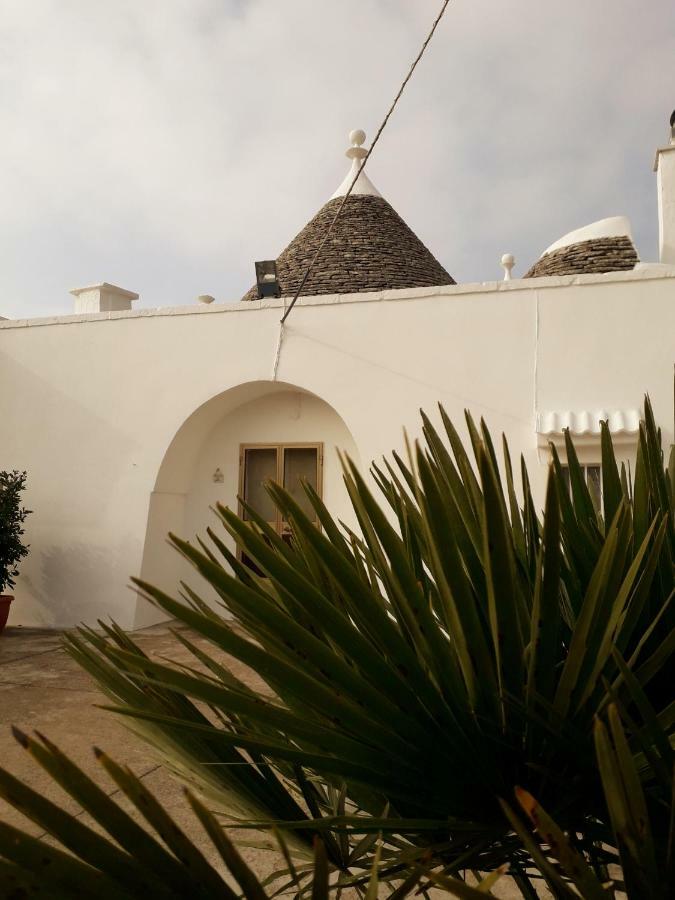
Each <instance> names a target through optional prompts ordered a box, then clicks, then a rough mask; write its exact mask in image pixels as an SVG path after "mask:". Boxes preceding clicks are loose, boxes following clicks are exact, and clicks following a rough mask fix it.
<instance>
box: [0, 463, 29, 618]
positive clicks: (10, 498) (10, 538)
mask: <svg viewBox="0 0 675 900" xmlns="http://www.w3.org/2000/svg"><path fill="white" fill-rule="evenodd" d="M25 486H26V473H25V472H18V471H16V470H15V471H13V472H0V632H2V630H3V628H4V627H5V625H6V623H7V617H8V616H9V607H10V604H11V602H12V600H13V599H14V598H13V597H12V596H11V595H10V594H5V593H4V591H5V590H6V588H13V587H14V583H15V582H14V579H15V578H16V576H17V575H18V574H19V569H18V565H19V562H20V560H22V559H23V557H24V556H26V555H27V553H28V547H27V546H26V545H25V544H24V543H23V541H22V537H23V533H24V530H23V523H24V521H25V519H26V516H28V515H29V514H30V512H31V510H30V509H25V508H24V507H22V506H21V492H22V491H23V490H24V488H25Z"/></svg>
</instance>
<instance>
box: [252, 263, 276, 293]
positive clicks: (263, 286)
mask: <svg viewBox="0 0 675 900" xmlns="http://www.w3.org/2000/svg"><path fill="white" fill-rule="evenodd" d="M255 280H256V284H257V286H258V297H259V298H260V299H262V298H263V297H280V296H281V287H280V286H279V280H278V278H277V263H276V260H275V259H265V260H262V261H261V262H257V263H256V264H255Z"/></svg>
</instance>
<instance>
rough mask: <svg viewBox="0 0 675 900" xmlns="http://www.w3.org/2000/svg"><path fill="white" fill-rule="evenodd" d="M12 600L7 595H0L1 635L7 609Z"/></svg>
mask: <svg viewBox="0 0 675 900" xmlns="http://www.w3.org/2000/svg"><path fill="white" fill-rule="evenodd" d="M13 599H14V597H11V596H10V595H9V594H0V633H2V629H3V628H4V627H5V625H6V624H7V617H8V616H9V607H10V604H11V602H12V600H13Z"/></svg>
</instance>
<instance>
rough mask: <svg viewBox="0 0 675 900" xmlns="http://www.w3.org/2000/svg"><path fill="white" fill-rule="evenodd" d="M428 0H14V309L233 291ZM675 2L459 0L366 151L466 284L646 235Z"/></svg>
mask: <svg viewBox="0 0 675 900" xmlns="http://www.w3.org/2000/svg"><path fill="white" fill-rule="evenodd" d="M439 6H440V3H439V2H437V0H386V2H385V0H341V2H340V3H335V2H329V0H248V2H246V0H240V2H234V0H230V2H225V0H144V2H143V3H138V2H136V0H116V2H115V3H111V2H103V0H99V2H96V3H92V2H87V0H51V2H50V0H0V11H1V15H0V85H1V92H0V133H1V134H2V144H1V147H2V149H1V151H0V196H1V197H2V203H1V204H0V313H2V314H4V315H10V316H13V317H18V316H29V315H42V314H50V313H55V312H66V311H68V309H69V307H70V298H68V296H67V293H66V292H67V289H68V288H70V287H74V286H77V285H80V284H85V283H87V282H91V281H96V280H104V279H105V280H109V281H116V282H117V283H120V284H122V285H123V286H124V287H128V288H131V289H134V290H138V291H139V292H140V293H141V294H142V298H143V303H144V304H145V305H151V306H158V305H173V304H179V303H185V302H190V301H191V300H192V298H193V297H195V296H196V295H197V294H199V293H205V292H206V293H212V294H215V295H216V296H217V297H218V299H220V300H236V299H237V298H238V297H239V296H240V295H241V294H242V293H243V291H244V290H245V289H246V288H247V287H248V286H249V284H250V282H251V279H252V272H253V260H254V259H257V258H264V257H270V256H274V255H276V254H277V253H278V252H279V251H280V250H281V249H282V248H283V247H284V246H285V245H286V244H287V243H288V241H289V240H290V239H291V238H292V237H293V236H294V235H295V234H296V233H297V231H298V230H299V229H300V228H301V227H302V225H303V224H304V223H305V222H306V221H307V220H308V219H309V218H310V217H311V216H312V215H313V214H314V212H316V210H317V209H318V208H319V207H320V206H321V205H322V204H323V203H324V202H325V200H326V199H327V198H328V197H329V196H330V194H331V193H332V192H333V190H334V189H335V187H336V186H337V184H338V183H339V182H340V181H341V180H342V178H343V176H344V174H345V171H346V165H347V161H346V160H345V159H344V157H343V156H342V154H343V151H344V149H345V147H346V134H347V132H348V131H349V130H350V128H353V127H357V126H361V127H364V128H366V129H367V130H368V132H369V134H370V135H371V136H372V134H373V133H374V130H375V128H376V127H377V125H378V124H379V121H380V119H381V118H382V115H383V113H384V111H385V109H386V108H387V106H388V105H389V103H390V101H391V98H392V96H393V93H394V92H395V90H396V88H397V87H398V84H399V83H400V80H401V78H402V77H403V75H404V73H405V71H406V70H407V67H408V65H409V63H410V61H411V59H412V58H413V56H414V55H415V53H416V52H417V50H418V48H419V44H420V42H421V40H422V37H423V35H424V33H425V32H426V30H427V28H428V26H429V24H430V22H431V19H432V17H433V15H434V14H435V12H436V11H437V10H438V8H439ZM674 84H675V5H674V4H673V3H672V0H651V2H650V3H648V4H645V3H644V2H638V0H616V2H601V0H595V2H593V0H568V2H567V3H566V4H564V5H559V4H552V3H542V2H540V0H512V2H511V3H508V4H505V3H501V2H496V0H454V2H453V3H451V5H450V7H449V9H448V13H447V16H446V19H445V20H444V22H443V23H442V25H441V28H440V29H439V31H438V33H437V35H436V38H435V40H434V43H433V44H432V45H431V46H430V48H429V50H428V53H427V56H426V57H425V59H424V60H423V62H422V64H421V66H420V68H419V70H418V72H417V73H416V75H415V78H414V80H413V81H412V82H411V84H410V86H409V90H408V91H407V92H406V94H405V95H404V97H403V99H402V101H401V104H400V107H399V109H398V110H397V112H396V114H395V116H394V117H393V118H392V120H391V122H390V125H389V127H388V129H387V131H386V132H385V134H384V136H383V139H382V142H381V144H380V145H379V147H378V148H377V151H376V153H375V154H374V155H373V158H372V160H371V163H370V176H371V178H372V179H373V181H374V182H375V184H376V185H377V186H378V188H379V189H380V191H381V192H382V193H383V194H384V196H386V197H387V199H388V200H389V201H390V202H391V203H392V204H393V206H394V207H395V208H396V209H397V210H398V211H399V212H400V213H401V215H403V216H404V218H405V219H406V220H407V221H408V223H409V224H410V226H411V227H412V228H413V229H414V230H415V231H416V232H417V233H418V234H419V235H420V237H421V238H422V239H423V240H424V241H425V242H426V243H427V244H428V245H429V247H430V248H431V249H432V250H433V252H434V253H435V254H436V255H437V256H438V257H439V259H440V260H441V261H442V262H443V264H444V265H445V266H446V268H448V270H449V271H450V272H451V273H452V274H453V275H454V277H455V278H457V279H458V280H461V281H471V280H485V279H488V278H495V277H499V272H500V270H499V266H498V260H499V257H500V255H501V253H502V252H503V251H504V250H507V249H508V250H512V251H513V252H514V253H515V254H516V257H517V267H516V273H518V272H522V271H523V270H524V269H525V268H526V267H527V266H528V265H529V264H530V263H531V262H532V261H533V260H534V259H535V258H536V257H537V256H538V255H539V253H540V252H541V250H542V249H543V248H544V247H545V246H547V245H548V244H549V243H551V242H552V241H553V240H555V239H556V238H557V237H559V236H560V235H561V234H563V233H564V232H566V231H568V230H569V229H571V228H574V227H577V226H580V225H583V224H586V223H587V222H589V221H592V220H594V219H597V218H601V217H603V216H606V215H616V214H627V215H629V216H630V217H631V219H632V221H633V225H634V229H635V235H636V241H637V243H638V247H639V250H640V252H641V254H642V256H643V257H644V258H654V256H655V253H656V207H655V203H656V201H655V187H654V176H653V174H652V172H651V164H652V161H653V151H654V148H655V147H656V146H657V145H658V144H660V143H663V141H664V140H665V134H666V126H667V120H668V116H669V114H670V112H671V110H672V108H673V106H674V105H675V94H674V93H673V85H674Z"/></svg>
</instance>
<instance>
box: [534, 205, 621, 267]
mask: <svg viewBox="0 0 675 900" xmlns="http://www.w3.org/2000/svg"><path fill="white" fill-rule="evenodd" d="M638 262H639V259H638V254H637V250H636V249H635V246H634V244H633V238H632V234H631V227H630V222H629V221H628V219H627V218H626V217H625V216H613V217H612V218H610V219H601V220H600V221H599V222H593V224H592V225H586V226H585V227H584V228H578V229H577V230H576V231H571V232H570V233H569V234H566V235H565V236H564V237H562V238H560V240H558V241H556V242H555V243H554V244H551V246H550V247H548V249H546V250H545V251H544V252H543V253H542V255H541V257H540V258H539V259H538V260H537V262H536V263H535V264H534V265H533V266H532V267H531V268H530V270H529V271H528V272H526V273H525V275H524V276H523V278H541V277H543V276H547V275H596V274H601V273H603V272H621V271H627V270H630V269H633V268H635V266H636V264H637V263H638Z"/></svg>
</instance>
